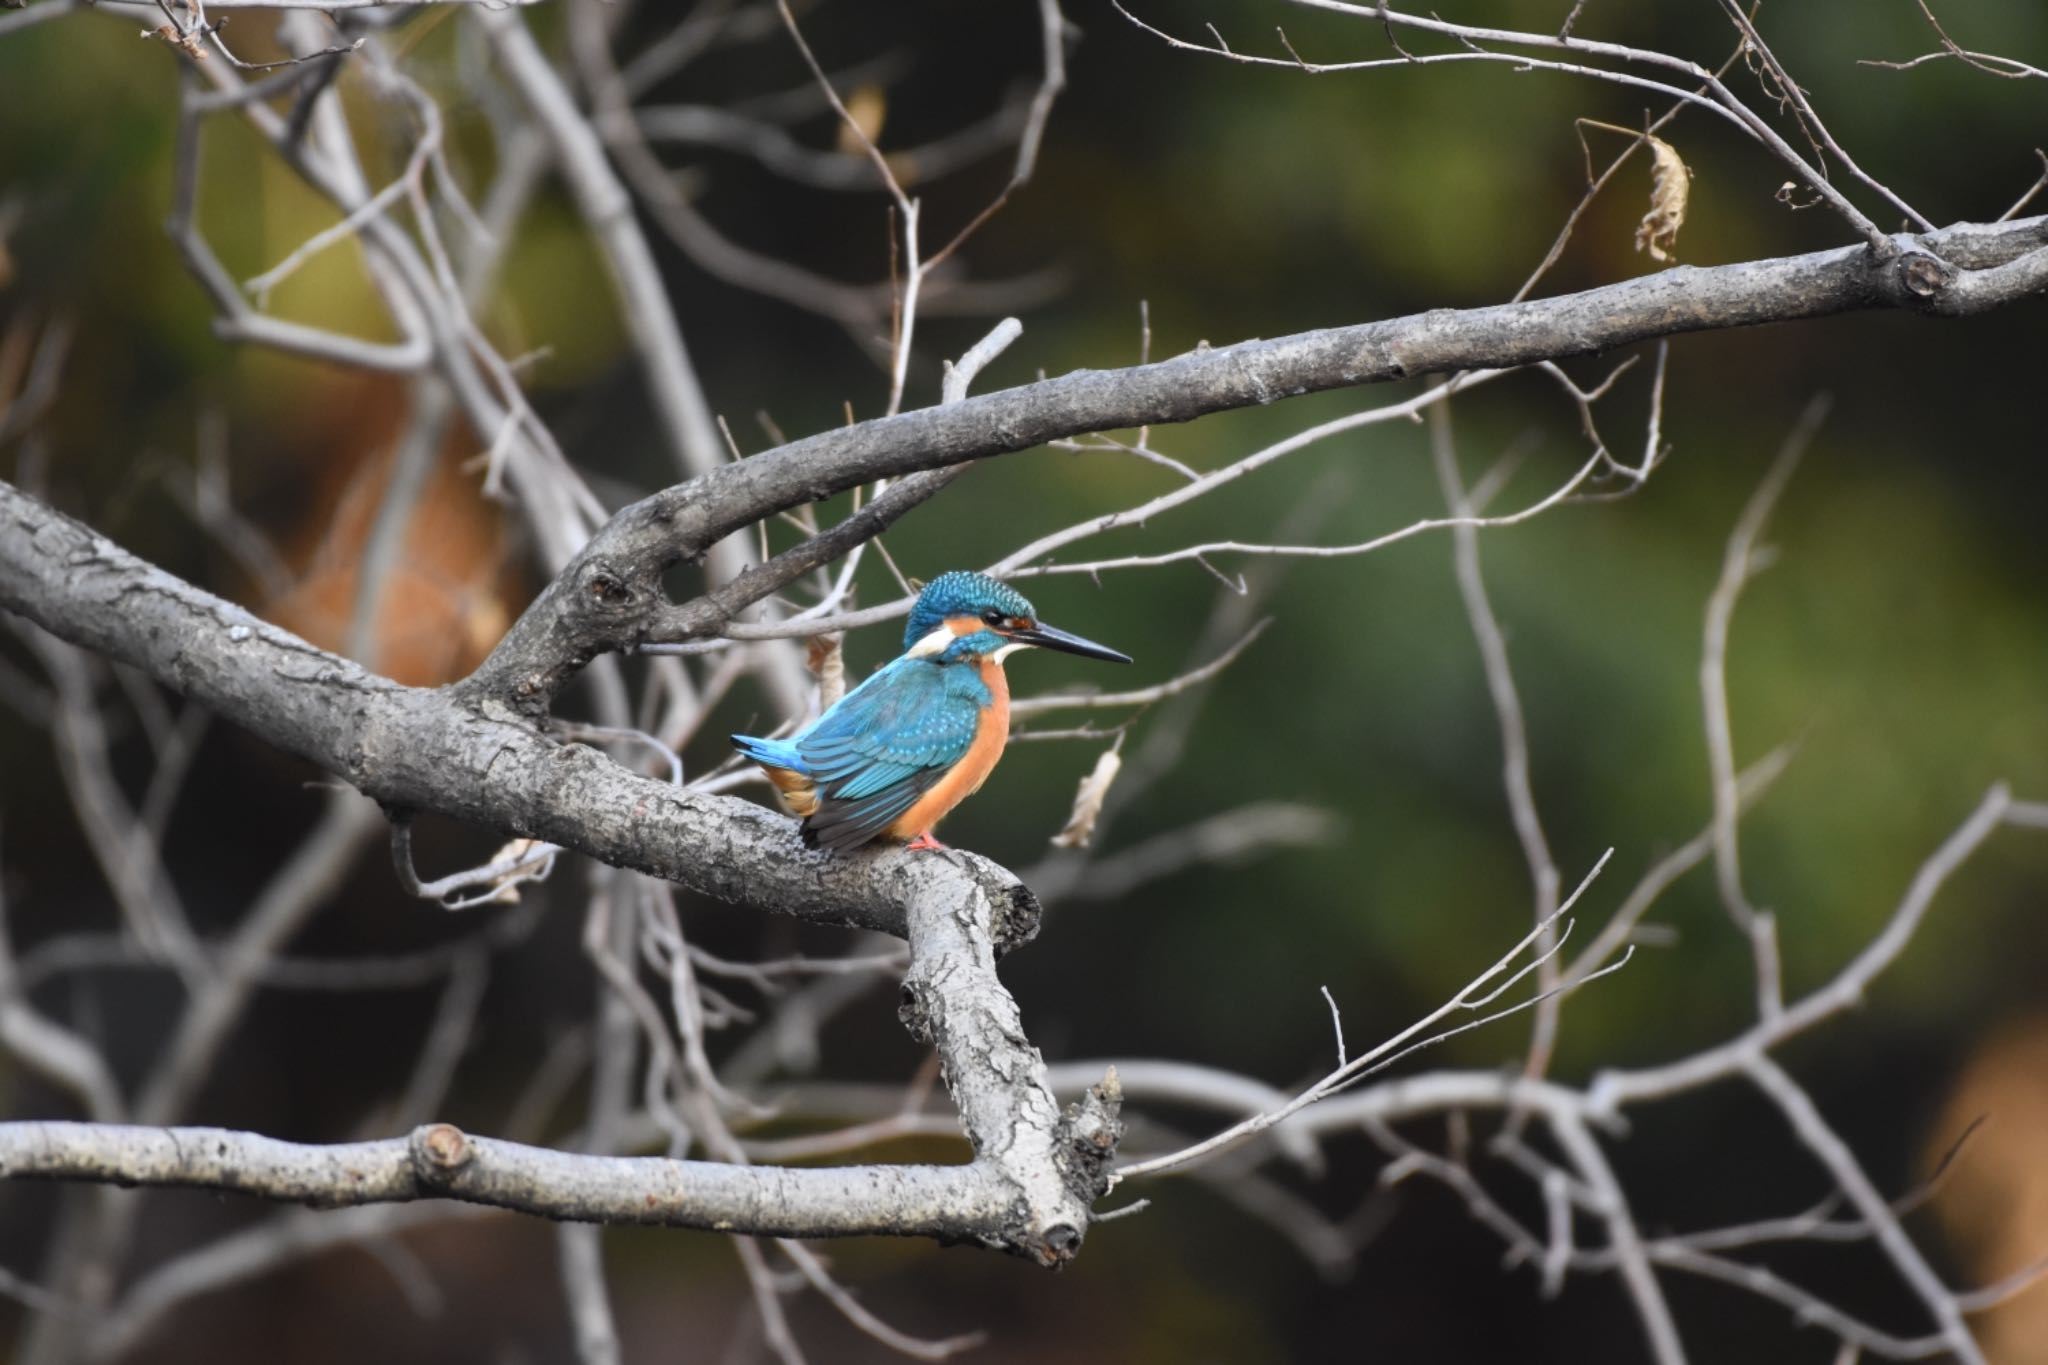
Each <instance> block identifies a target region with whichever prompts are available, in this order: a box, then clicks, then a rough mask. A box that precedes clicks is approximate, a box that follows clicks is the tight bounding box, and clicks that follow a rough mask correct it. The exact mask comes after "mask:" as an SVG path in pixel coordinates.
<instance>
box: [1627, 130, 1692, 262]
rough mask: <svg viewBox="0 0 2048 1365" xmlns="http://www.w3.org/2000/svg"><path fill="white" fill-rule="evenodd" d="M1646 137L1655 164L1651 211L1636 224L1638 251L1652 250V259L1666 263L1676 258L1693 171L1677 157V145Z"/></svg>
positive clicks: (1651, 185)
mask: <svg viewBox="0 0 2048 1365" xmlns="http://www.w3.org/2000/svg"><path fill="white" fill-rule="evenodd" d="M1645 137H1646V138H1647V140H1648V142H1649V144H1650V155H1651V156H1652V157H1654V158H1656V164H1655V165H1654V166H1653V167H1652V168H1651V170H1650V211H1649V212H1648V213H1646V214H1644V215H1643V221H1642V222H1641V223H1639V224H1637V226H1636V250H1637V251H1647V252H1649V253H1650V259H1651V260H1653V261H1657V262H1659V263H1667V262H1669V261H1671V260H1673V259H1674V257H1673V256H1672V254H1671V247H1672V246H1673V245H1674V244H1676V243H1677V241H1678V230H1679V229H1680V228H1682V227H1684V226H1685V205H1686V200H1687V199H1688V198H1690V197H1691V195H1692V171H1691V169H1690V168H1688V167H1687V166H1686V164H1685V163H1684V162H1683V161H1681V160H1679V159H1678V150H1677V148H1675V147H1673V146H1672V145H1671V144H1670V143H1668V142H1666V141H1665V140H1664V139H1663V138H1661V137H1648V135H1647V134H1646V135H1645Z"/></svg>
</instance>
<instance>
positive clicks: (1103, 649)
mask: <svg viewBox="0 0 2048 1365" xmlns="http://www.w3.org/2000/svg"><path fill="white" fill-rule="evenodd" d="M1007 634H1008V635H1009V637H1010V638H1011V639H1012V640H1015V641H1016V642H1017V643H1018V644H1020V645H1037V646H1038V647H1039V648H1040V649H1057V650H1059V651H1060V652H1061V653H1064V654H1078V655H1080V656H1081V657H1082V658H1084V659H1107V660H1109V661H1110V662H1111V663H1113V664H1127V663H1129V662H1130V661H1131V656H1130V655H1128V654H1125V653H1122V652H1121V651H1119V650H1114V649H1111V648H1110V647H1109V646H1108V645H1098V644H1096V643H1095V642H1094V641H1093V640H1084V639H1082V638H1081V637H1080V636H1078V635H1069V634H1067V632H1065V631H1064V630H1056V629H1054V628H1053V627H1052V626H1048V625H1043V624H1041V625H1036V626H1028V627H1026V628H1025V629H1023V630H1013V631H1009V632H1007Z"/></svg>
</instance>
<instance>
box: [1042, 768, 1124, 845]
mask: <svg viewBox="0 0 2048 1365" xmlns="http://www.w3.org/2000/svg"><path fill="white" fill-rule="evenodd" d="M1123 766H1124V761H1123V758H1122V756H1121V755H1119V754H1118V753H1117V751H1116V746H1115V745H1111V746H1110V747H1109V748H1107V749H1104V750H1103V751H1102V757H1100V758H1098V759H1096V760H1095V767H1094V769H1093V770H1092V771H1090V772H1089V774H1088V775H1087V776H1086V777H1084V778H1082V779H1081V788H1080V790H1079V791H1077V792H1075V793H1074V811H1073V814H1071V815H1069V816H1068V817H1067V823H1066V827H1065V828H1064V829H1062V830H1061V831H1060V832H1059V833H1058V834H1055V835H1053V836H1052V846H1053V847H1054V848H1086V847H1088V841H1089V840H1090V839H1093V838H1094V837H1095V822H1096V821H1097V820H1099V819H1101V818H1102V803H1103V801H1104V800H1106V799H1107V798H1108V796H1109V788H1110V784H1111V783H1113V782H1115V781H1116V775H1117V772H1118V771H1119V770H1120V769H1121V768H1122V767H1123Z"/></svg>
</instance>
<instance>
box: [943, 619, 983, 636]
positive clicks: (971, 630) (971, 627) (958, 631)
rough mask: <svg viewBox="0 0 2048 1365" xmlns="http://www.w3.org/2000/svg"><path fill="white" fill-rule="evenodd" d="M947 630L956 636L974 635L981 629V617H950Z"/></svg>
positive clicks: (947, 620)
mask: <svg viewBox="0 0 2048 1365" xmlns="http://www.w3.org/2000/svg"><path fill="white" fill-rule="evenodd" d="M946 629H947V630H950V631H952V632H953V633H954V634H955V635H973V634H975V633H976V632H977V631H979V630H980V629H981V618H980V617H979V616H948V617H947V618H946Z"/></svg>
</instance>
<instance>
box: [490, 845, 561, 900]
mask: <svg viewBox="0 0 2048 1365" xmlns="http://www.w3.org/2000/svg"><path fill="white" fill-rule="evenodd" d="M541 847H543V844H542V843H541V841H540V840H539V839H514V840H512V841H511V842H510V843H508V844H506V845H505V846H504V847H503V848H500V849H499V850H498V851H497V852H496V853H493V854H492V855H491V856H490V859H489V861H488V862H486V863H485V864H484V866H486V867H489V866H491V865H492V864H495V863H511V862H524V861H525V860H526V859H527V858H528V857H529V856H530V855H532V853H533V852H534V851H535V850H536V849H539V848H541ZM554 861H555V860H554V855H553V854H549V855H548V856H547V857H546V858H543V859H542V860H541V861H540V862H539V863H537V864H534V865H531V866H527V867H521V868H515V869H514V870H513V871H510V872H507V873H505V874H503V875H502V876H500V877H497V878H495V879H494V880H493V881H492V882H491V885H492V886H494V887H496V888H497V890H495V891H494V892H492V893H491V894H490V895H489V896H486V897H484V898H483V899H482V900H480V901H478V902H477V904H479V905H517V904H519V883H521V882H537V881H541V880H544V879H545V878H546V877H547V875H548V873H549V872H551V871H553V870H554Z"/></svg>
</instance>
